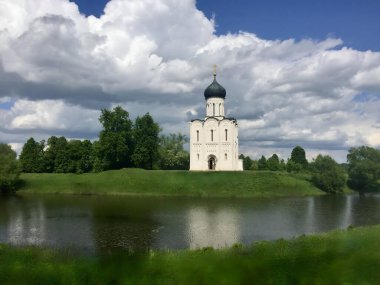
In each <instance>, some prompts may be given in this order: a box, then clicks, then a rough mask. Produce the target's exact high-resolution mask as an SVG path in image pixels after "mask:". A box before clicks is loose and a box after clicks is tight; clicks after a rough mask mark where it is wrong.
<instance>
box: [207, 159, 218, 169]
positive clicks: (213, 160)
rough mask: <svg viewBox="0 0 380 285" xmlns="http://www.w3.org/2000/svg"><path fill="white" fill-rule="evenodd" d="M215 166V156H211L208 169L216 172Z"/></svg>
mask: <svg viewBox="0 0 380 285" xmlns="http://www.w3.org/2000/svg"><path fill="white" fill-rule="evenodd" d="M215 165H216V161H215V156H210V158H209V159H208V169H209V170H215Z"/></svg>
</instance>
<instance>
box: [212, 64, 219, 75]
mask: <svg viewBox="0 0 380 285" xmlns="http://www.w3.org/2000/svg"><path fill="white" fill-rule="evenodd" d="M212 67H213V70H214V76H216V68H217V67H218V66H217V65H216V64H214V65H213V66H212Z"/></svg>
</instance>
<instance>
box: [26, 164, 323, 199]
mask: <svg viewBox="0 0 380 285" xmlns="http://www.w3.org/2000/svg"><path fill="white" fill-rule="evenodd" d="M21 179H22V180H23V181H24V185H23V187H22V188H21V191H20V193H68V194H131V195H132V194H137V195H163V196H165V195H168V196H175V195H177V196H202V197H272V196H304V195H321V194H323V192H322V191H320V190H318V189H317V188H316V187H314V186H313V185H312V184H311V183H310V182H309V181H308V180H307V179H306V178H305V177H304V176H301V175H294V174H288V173H284V172H265V171H257V172H253V171H244V172H211V173H210V172H190V171H163V170H154V171H148V170H142V169H122V170H115V171H106V172H100V173H86V174H81V175H77V174H22V176H21Z"/></svg>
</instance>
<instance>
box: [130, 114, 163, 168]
mask: <svg viewBox="0 0 380 285" xmlns="http://www.w3.org/2000/svg"><path fill="white" fill-rule="evenodd" d="M159 132H160V127H159V125H158V124H157V123H155V122H154V120H153V118H152V116H151V115H150V114H149V113H146V114H145V115H144V116H142V117H137V118H136V121H135V125H134V128H133V138H134V142H135V148H134V151H133V154H132V161H133V163H134V165H135V166H137V167H141V168H145V169H153V164H154V163H155V162H156V161H157V159H158V146H159V142H160V140H159V136H158V134H159Z"/></svg>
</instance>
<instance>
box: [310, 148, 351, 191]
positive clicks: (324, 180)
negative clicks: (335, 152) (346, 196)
mask: <svg viewBox="0 0 380 285" xmlns="http://www.w3.org/2000/svg"><path fill="white" fill-rule="evenodd" d="M311 171H312V176H311V181H312V182H313V184H314V185H315V186H316V187H318V188H319V189H321V190H323V191H325V192H328V193H336V192H341V191H342V190H343V187H344V185H345V184H346V176H345V172H344V170H343V168H342V167H341V166H340V165H339V164H338V163H336V161H335V160H334V159H333V158H332V157H330V156H328V155H320V154H319V155H318V156H317V158H316V159H315V160H314V161H313V162H312V163H311Z"/></svg>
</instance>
